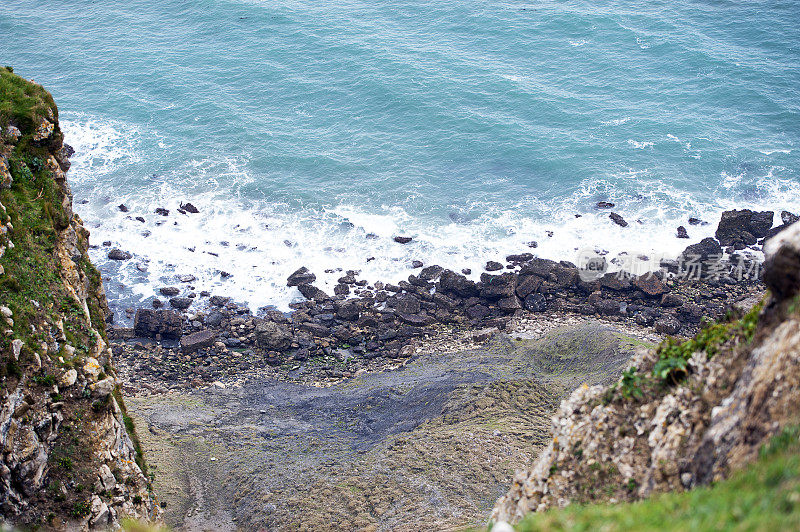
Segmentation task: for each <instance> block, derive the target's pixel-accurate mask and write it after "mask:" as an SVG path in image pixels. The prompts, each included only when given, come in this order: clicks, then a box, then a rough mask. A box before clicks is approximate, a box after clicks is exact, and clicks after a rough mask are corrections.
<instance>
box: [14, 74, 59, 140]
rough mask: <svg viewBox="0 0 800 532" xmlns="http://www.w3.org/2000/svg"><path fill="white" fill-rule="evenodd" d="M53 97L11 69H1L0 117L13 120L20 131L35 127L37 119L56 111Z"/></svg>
mask: <svg viewBox="0 0 800 532" xmlns="http://www.w3.org/2000/svg"><path fill="white" fill-rule="evenodd" d="M55 108H56V106H55V103H54V102H53V97H52V96H50V93H48V92H47V91H46V90H44V88H42V86H41V85H37V84H35V83H31V82H30V81H28V80H26V79H25V78H22V77H20V76H17V75H16V74H14V73H13V70H12V69H10V68H9V67H5V68H3V67H0V116H2V117H5V119H6V120H13V121H14V122H15V123H16V124H17V126H18V127H19V128H20V129H27V128H29V127H33V126H34V125H35V123H34V118H35V117H37V116H38V117H45V116H47V110H48V109H53V110H55Z"/></svg>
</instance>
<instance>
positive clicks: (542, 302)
mask: <svg viewBox="0 0 800 532" xmlns="http://www.w3.org/2000/svg"><path fill="white" fill-rule="evenodd" d="M523 304H524V306H525V309H526V310H529V311H531V312H544V311H545V310H546V309H547V299H545V297H544V295H542V294H530V295H529V296H527V297H526V298H525V300H524V301H523Z"/></svg>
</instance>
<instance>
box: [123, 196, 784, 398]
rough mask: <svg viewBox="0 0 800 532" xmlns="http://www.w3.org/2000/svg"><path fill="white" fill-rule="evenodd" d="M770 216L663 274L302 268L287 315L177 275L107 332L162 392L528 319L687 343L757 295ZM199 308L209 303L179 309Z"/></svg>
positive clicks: (514, 261)
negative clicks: (569, 320) (327, 280)
mask: <svg viewBox="0 0 800 532" xmlns="http://www.w3.org/2000/svg"><path fill="white" fill-rule="evenodd" d="M773 217H774V213H772V212H771V211H765V212H753V211H749V210H738V211H737V210H734V211H726V212H725V213H723V215H722V217H721V220H720V222H719V225H718V228H717V231H716V235H715V236H716V238H706V239H704V240H703V241H701V242H699V243H697V244H693V245H690V246H688V247H687V248H686V251H685V252H684V254H683V255H682V256H681V257H679V258H678V260H674V261H660V264H659V266H660V270H658V271H655V272H648V273H644V274H642V275H638V276H637V275H634V274H631V273H629V272H626V271H624V270H622V271H618V272H608V271H607V269H608V262H607V261H606V258H605V257H604V256H603V255H602V252H601V253H598V254H594V255H593V256H591V257H589V259H588V260H587V261H586V263H582V264H580V265H576V264H573V263H571V262H567V261H561V262H556V261H552V260H548V259H542V258H537V257H534V256H533V254H531V253H522V254H517V255H510V256H508V257H507V258H506V264H505V265H503V264H500V263H495V262H491V261H490V262H489V263H487V265H486V270H487V271H485V272H484V273H482V274H481V277H480V281H478V282H474V281H472V280H470V279H468V278H467V277H466V275H464V274H461V273H457V272H454V271H452V270H447V269H444V268H442V267H439V266H436V265H434V266H428V267H425V268H422V269H420V270H419V272H418V273H415V274H411V275H409V277H408V280H407V281H401V282H399V283H397V284H396V285H395V284H390V283H382V282H376V283H374V284H369V283H368V282H367V281H366V280H364V279H359V272H358V271H356V270H350V271H347V272H346V273H345V275H343V276H342V277H341V278H340V279H339V284H337V285H336V287H335V288H334V294H333V295H330V294H327V293H325V292H324V291H322V290H321V289H319V288H318V287H316V286H315V285H314V282H315V281H316V275H315V274H314V273H313V272H312V271H311V270H310V269H309V268H306V267H303V268H300V269H298V270H297V271H296V272H294V273H293V274H292V275H290V276H289V278H288V279H287V285H288V286H295V287H297V289H298V290H299V291H300V293H302V294H303V296H304V297H305V298H306V300H305V301H301V302H297V303H293V304H292V307H293V311H292V312H291V313H288V314H284V313H282V312H279V311H275V310H268V311H265V312H263V313H260V314H253V313H252V312H251V310H250V309H248V308H247V307H245V306H243V305H240V304H237V303H236V302H234V301H231V300H230V298H227V297H223V296H219V295H211V294H209V293H207V292H201V293H200V297H199V298H198V297H197V294H196V293H195V292H194V287H193V286H192V281H193V278H192V277H191V276H185V277H184V278H180V279H179V280H180V281H183V282H182V283H179V284H180V285H181V286H182V287H180V288H179V287H178V286H165V287H162V288H160V290H159V294H160V296H162V297H165V298H169V307H171V308H165V306H166V305H165V304H164V302H163V301H162V300H161V299H156V300H154V302H153V307H154V308H140V309H138V310H136V311H135V318H134V323H133V327H131V328H124V327H119V328H110V334H111V337H112V338H113V339H114V340H116V342H117V343H116V345H115V350H116V354H117V356H119V357H120V358H121V360H127V361H129V362H128V363H129V364H133V366H135V367H136V368H137V371H136V372H133V371H131V372H130V373H131V375H132V376H133V375H135V376H136V378H138V379H145V380H151V381H153V382H156V383H157V384H158V385H159V386H164V385H166V386H167V387H169V386H207V385H209V384H212V383H214V382H217V383H222V384H224V383H225V382H227V383H230V382H233V381H235V380H237V379H238V380H241V379H243V378H246V376H247V375H256V374H257V375H262V376H263V375H264V374H265V373H266V374H268V375H270V376H272V377H275V378H279V379H281V380H294V381H304V382H317V383H319V382H332V381H334V382H335V381H337V380H340V379H343V378H349V377H352V376H353V375H354V374H356V373H357V372H359V371H364V370H366V371H370V370H375V369H380V368H383V367H392V366H396V365H398V364H402V363H403V361H404V360H406V359H408V358H409V357H410V356H411V355H412V354H413V352H414V347H413V344H414V343H415V342H418V341H419V340H421V339H423V338H426V337H431V336H435V335H442V334H447V331H450V332H452V331H468V330H471V331H480V330H484V329H490V330H495V329H496V330H505V329H506V327H507V325H508V323H509V322H510V320H512V319H513V318H514V317H517V318H520V317H522V316H526V315H531V314H533V315H537V314H546V315H551V316H556V315H581V316H586V317H590V316H594V317H596V318H600V319H602V320H606V321H611V322H616V323H626V322H627V323H631V324H636V325H637V326H640V327H647V328H652V330H653V331H654V332H655V333H657V334H660V335H681V336H685V335H691V334H693V333H694V332H696V331H697V330H698V328H700V327H701V326H702V324H703V323H704V322H705V321H707V320H715V319H719V318H721V317H723V316H724V315H725V314H726V312H728V311H729V310H730V309H731V307H732V306H734V305H735V304H736V303H737V302H751V301H754V300H755V299H757V298H758V297H759V296H760V294H761V293H762V292H763V285H762V283H761V280H760V262H759V258H758V256H757V253H758V252H759V251H760V245H762V244H763V242H764V240H765V239H769V238H771V237H772V236H774V235H775V234H777V233H778V232H779V231H780V230H782V229H784V228H786V227H788V226H789V225H791V224H792V223H794V222H795V221H796V220H797V216H795V215H793V214H791V213H789V212H786V211H784V212H783V213H782V216H781V221H782V222H783V224H782V225H779V226H777V227H775V228H773V227H772V225H773ZM696 222H698V223H699V221H696ZM690 223H691V222H690ZM604 272H605V273H604ZM206 298H207V299H206ZM200 300H203V301H207V308H205V309H204V310H202V311H199V312H190V309H191V308H192V306H197V305H198V303H196V302H198V301H200ZM742 306H746V303H745V304H743V305H742ZM133 366H132V367H133Z"/></svg>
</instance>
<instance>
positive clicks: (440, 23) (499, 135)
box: [0, 0, 800, 307]
mask: <svg viewBox="0 0 800 532" xmlns="http://www.w3.org/2000/svg"><path fill="white" fill-rule="evenodd" d="M0 36H1V37H0V61H1V62H3V63H5V64H10V65H12V66H14V67H15V71H16V72H17V73H19V74H21V75H23V76H25V77H28V78H33V79H35V80H36V81H37V82H40V83H42V84H43V85H44V86H45V87H47V88H48V89H49V90H50V91H51V92H52V93H53V95H54V96H55V98H56V101H57V102H58V104H59V108H60V113H61V120H62V128H63V129H64V130H65V134H66V141H67V142H68V143H70V144H71V145H72V146H74V147H75V149H76V154H75V156H74V158H73V169H72V170H71V171H70V180H71V183H72V186H73V190H74V192H75V200H76V204H77V203H78V202H83V203H81V204H78V205H77V211H78V212H79V213H80V215H81V216H82V217H83V218H84V220H85V221H86V222H87V224H88V225H89V227H90V229H91V230H92V234H93V236H92V238H93V243H95V244H100V243H101V242H103V241H111V242H112V245H114V246H118V247H121V248H123V249H126V250H128V251H131V252H133V253H134V254H135V258H134V260H132V261H130V262H128V263H125V264H123V265H118V264H105V261H104V258H105V254H106V252H107V248H103V247H102V246H101V247H100V248H98V249H96V250H95V251H94V258H95V259H96V260H98V261H99V262H101V263H103V264H104V269H105V270H106V271H107V272H108V273H112V274H113V275H114V277H113V278H114V281H112V282H111V284H110V286H109V288H110V292H111V293H112V299H118V298H123V296H124V298H123V299H120V300H119V301H118V303H120V304H121V302H122V301H123V300H124V301H125V302H126V304H127V303H128V302H129V301H130V300H131V299H138V298H144V297H148V296H151V295H152V294H153V292H152V288H151V286H152V285H158V286H160V285H162V284H163V283H164V282H168V281H170V280H171V276H173V275H174V274H193V275H196V276H197V277H198V285H199V286H198V288H199V287H200V286H203V287H206V288H212V289H213V291H215V292H217V293H222V292H225V293H228V294H230V295H234V296H235V297H237V298H238V299H240V300H243V301H245V300H246V301H249V302H250V303H252V304H253V306H259V305H263V304H267V303H272V304H277V305H278V306H281V307H284V306H285V305H286V303H287V302H288V301H290V300H291V299H292V298H295V297H298V296H299V294H298V293H297V292H295V291H294V289H287V288H285V287H284V286H283V285H284V284H285V278H286V276H287V275H288V274H289V273H291V272H292V271H293V270H294V269H296V268H297V267H298V266H300V265H307V266H309V267H310V268H312V269H313V270H314V271H315V272H316V273H317V275H318V276H319V277H320V278H321V282H323V283H330V282H331V281H332V280H334V279H335V278H336V277H338V276H339V275H340V274H339V273H338V272H333V273H329V274H327V275H326V274H324V273H323V270H325V269H336V268H339V267H341V268H344V269H358V270H362V271H363V274H364V276H365V277H366V278H368V279H369V280H372V281H374V280H378V279H382V280H398V279H400V278H403V277H405V276H407V275H408V274H409V273H410V271H411V270H410V262H411V260H413V259H420V260H422V261H424V262H425V263H434V262H435V263H439V264H442V265H446V266H450V267H453V268H455V269H459V270H460V269H461V268H464V267H470V268H472V269H473V271H475V272H476V273H478V272H480V269H481V268H480V267H481V265H482V264H484V263H485V262H486V260H489V259H498V258H499V259H502V257H504V256H505V254H507V253H510V252H520V251H526V250H528V247H527V245H526V243H527V242H530V241H537V242H538V247H537V248H536V249H534V250H533V251H535V252H536V253H538V254H540V255H542V256H548V257H556V258H559V259H568V260H573V257H574V256H575V255H576V254H577V252H576V250H577V249H578V248H584V247H592V248H598V249H605V250H608V251H610V252H611V253H612V254H613V253H617V252H620V251H626V252H628V253H630V254H631V256H636V255H639V254H647V255H649V256H654V255H656V254H660V253H665V254H670V253H677V252H678V251H680V250H681V249H682V248H683V247H684V246H685V245H686V243H687V241H685V240H678V239H676V238H675V229H676V227H677V226H678V225H687V224H686V221H687V218H688V217H689V216H697V217H700V218H702V219H705V220H708V221H710V222H712V223H711V224H710V225H708V226H687V227H688V228H689V233H690V235H691V237H692V239H693V240H699V239H700V238H701V237H704V236H708V235H710V234H712V233H713V230H714V227H715V225H716V221H717V220H718V217H719V213H720V212H721V211H722V210H724V209H726V208H732V207H751V208H765V209H774V210H777V211H780V210H781V209H789V210H795V211H797V210H799V208H800V172H799V171H798V170H799V168H798V162H800V146H798V142H800V137H799V136H798V135H799V134H800V98H798V96H800V89H799V88H800V48H799V47H800V1H769V2H767V1H758V0H754V1H747V2H745V1H738V2H735V1H721V0H720V1H692V2H674V1H670V2H661V1H654V2H634V1H624V2H623V1H606V2H589V1H558V2H550V1H542V2H514V1H506V2H500V1H467V2H441V1H431V0H410V1H396V0H389V1H382V2H362V1H353V0H344V1H337V2H330V1H327V0H317V1H285V0H275V1H266V0H242V1H222V0H218V1H212V0H202V1H195V2H190V1H186V0H183V1H176V0H164V1H159V2H154V1H141V0H132V1H128V2H116V1H110V0H96V1H92V2H84V1H73V2H69V3H64V2H57V1H54V0H35V1H34V0H29V1H23V0H4V1H3V2H1V3H0ZM599 200H609V201H613V202H614V203H616V204H617V205H616V207H615V209H614V210H615V211H616V212H618V213H620V214H622V215H623V216H624V217H625V218H626V219H627V220H628V221H629V222H631V225H630V227H628V228H625V229H623V228H619V227H617V226H615V225H613V224H612V223H611V222H610V221H609V220H608V218H607V212H598V211H596V210H595V209H594V208H593V205H594V203H595V202H597V201H599ZM181 201H184V202H185V201H191V202H192V203H193V204H194V205H196V206H197V207H198V208H199V209H200V211H201V212H200V214H197V215H181V214H179V213H177V211H176V208H177V207H178V206H179V203H180V202H181ZM120 203H125V204H126V205H127V206H128V207H129V208H130V212H129V213H127V214H125V213H122V212H120V211H119V210H118V209H117V208H116V206H117V205H118V204H120ZM156 207H166V208H168V209H170V211H171V212H170V216H169V217H166V218H164V217H161V216H158V215H155V214H154V213H153V211H154V209H155V208H156ZM576 214H580V215H581V217H579V218H578V217H576V216H575V215H576ZM136 216H142V217H144V218H145V222H144V223H141V222H139V221H136V220H135V219H134V218H135V217H136ZM637 220H640V221H641V223H637ZM548 231H551V232H552V234H553V236H552V237H550V236H548V235H549V233H548ZM370 233H372V234H374V235H377V237H378V238H368V237H367V235H368V234H370ZM397 234H403V235H411V236H414V238H415V240H414V242H413V243H412V244H409V245H407V246H403V245H400V244H396V243H394V242H393V241H392V239H391V237H392V236H394V235H397ZM372 257H374V260H369V261H368V259H370V258H372ZM137 266H138V268H137ZM142 270H145V271H142ZM220 271H226V272H229V273H232V274H233V277H230V278H228V279H227V280H224V279H223V278H222V277H221V276H220V274H219V272H220ZM123 285H124V287H123ZM326 286H328V289H329V288H330V284H327V285H326Z"/></svg>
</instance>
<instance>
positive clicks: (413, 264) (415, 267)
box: [411, 260, 423, 270]
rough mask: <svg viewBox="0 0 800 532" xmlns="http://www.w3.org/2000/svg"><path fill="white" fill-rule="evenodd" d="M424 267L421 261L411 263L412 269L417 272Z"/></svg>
mask: <svg viewBox="0 0 800 532" xmlns="http://www.w3.org/2000/svg"><path fill="white" fill-rule="evenodd" d="M422 266H423V264H422V261H421V260H412V261H411V267H412V268H414V269H415V270H416V269H417V268H422Z"/></svg>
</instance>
